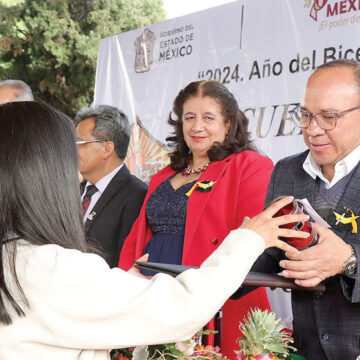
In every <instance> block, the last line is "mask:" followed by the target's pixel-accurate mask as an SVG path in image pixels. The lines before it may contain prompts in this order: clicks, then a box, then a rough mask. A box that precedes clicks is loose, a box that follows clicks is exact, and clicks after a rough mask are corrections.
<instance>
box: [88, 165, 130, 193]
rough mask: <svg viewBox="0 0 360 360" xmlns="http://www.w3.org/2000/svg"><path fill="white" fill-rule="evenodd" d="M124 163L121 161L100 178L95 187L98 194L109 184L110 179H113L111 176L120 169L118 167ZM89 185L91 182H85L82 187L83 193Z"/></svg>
mask: <svg viewBox="0 0 360 360" xmlns="http://www.w3.org/2000/svg"><path fill="white" fill-rule="evenodd" d="M123 165H124V163H122V164H121V165H119V166H118V167H116V168H115V169H114V170H112V171H111V172H109V173H108V174H107V175H105V176H104V177H103V178H101V179H100V180H99V181H98V182H97V183H96V184H95V186H96V188H97V189H98V191H99V192H100V194H102V193H103V192H104V191H105V189H106V188H107V186H108V185H109V183H110V181H111V180H112V179H113V177H114V176H115V175H116V174H117V173H118V171H120V169H121V168H122V167H123ZM89 185H91V183H90V182H89V181H87V182H86V186H85V189H84V194H85V193H86V188H87V187H88V186H89Z"/></svg>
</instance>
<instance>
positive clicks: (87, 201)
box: [82, 185, 98, 215]
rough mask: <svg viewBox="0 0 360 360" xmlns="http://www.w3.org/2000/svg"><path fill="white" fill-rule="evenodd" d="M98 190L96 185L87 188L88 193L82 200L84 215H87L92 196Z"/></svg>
mask: <svg viewBox="0 0 360 360" xmlns="http://www.w3.org/2000/svg"><path fill="white" fill-rule="evenodd" d="M97 191H98V189H97V187H96V186H95V185H89V186H88V187H87V188H86V194H85V196H84V197H83V200H82V207H83V215H85V213H86V210H87V209H88V207H89V205H90V201H91V197H92V196H93V195H94V194H95V193H96V192H97Z"/></svg>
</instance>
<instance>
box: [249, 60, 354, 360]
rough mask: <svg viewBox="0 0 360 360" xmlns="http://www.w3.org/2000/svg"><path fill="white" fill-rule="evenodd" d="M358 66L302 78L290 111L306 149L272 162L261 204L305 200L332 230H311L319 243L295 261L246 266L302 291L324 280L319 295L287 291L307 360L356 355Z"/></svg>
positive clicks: (280, 257)
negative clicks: (279, 275)
mask: <svg viewBox="0 0 360 360" xmlns="http://www.w3.org/2000/svg"><path fill="white" fill-rule="evenodd" d="M359 105H360V64H359V63H357V62H355V61H349V60H336V61H333V62H331V63H328V64H325V65H322V66H320V67H319V68H318V69H317V70H316V71H315V72H314V73H313V74H312V75H311V76H310V78H309V80H308V82H307V85H306V88H305V93H304V97H303V100H302V102H301V105H300V106H299V107H297V108H296V109H294V110H293V111H292V116H293V120H294V122H295V124H297V125H298V126H299V127H301V128H302V132H303V136H304V140H305V143H306V145H307V146H308V148H309V150H307V151H305V152H304V153H302V154H299V155H295V156H291V157H288V158H285V159H283V160H281V161H279V162H278V163H277V165H276V166H275V169H274V171H273V174H272V178H271V182H270V184H269V188H268V193H267V198H266V205H268V204H269V203H270V202H271V201H272V200H273V199H275V198H276V197H278V196H281V195H293V196H294V197H295V198H297V199H303V198H307V199H308V200H309V202H310V204H311V205H312V207H313V208H315V210H316V211H317V212H318V213H319V214H320V215H321V216H322V217H323V218H324V219H325V220H326V221H327V222H328V224H329V225H331V230H330V229H326V228H323V227H320V226H319V225H317V224H316V225H315V226H314V228H315V229H316V230H317V232H318V235H319V243H318V244H317V245H315V246H313V247H310V248H308V249H305V250H302V251H300V252H299V253H298V254H296V255H291V254H287V255H289V258H285V257H284V254H282V253H281V252H279V251H276V250H274V249H270V250H268V251H267V252H266V253H264V255H262V256H261V257H260V258H259V259H258V261H257V262H256V263H255V265H254V267H253V268H252V270H253V271H260V272H270V273H274V272H280V271H281V270H283V271H282V274H283V275H284V276H285V277H288V278H293V279H295V281H296V283H297V284H299V285H302V286H312V285H316V284H318V283H320V282H321V281H323V282H324V284H325V286H326V290H325V292H324V293H322V294H319V293H311V292H305V291H304V292H301V291H293V293H292V307H293V316H294V323H293V326H294V338H295V346H296V347H297V348H298V350H299V354H300V355H303V356H305V357H306V359H311V360H312V359H316V360H325V359H328V360H329V359H333V360H338V359H353V360H355V359H356V358H357V356H358V355H360V271H357V263H358V257H359V256H360V238H359V225H360V218H359V215H360V165H359V160H360V106H359Z"/></svg>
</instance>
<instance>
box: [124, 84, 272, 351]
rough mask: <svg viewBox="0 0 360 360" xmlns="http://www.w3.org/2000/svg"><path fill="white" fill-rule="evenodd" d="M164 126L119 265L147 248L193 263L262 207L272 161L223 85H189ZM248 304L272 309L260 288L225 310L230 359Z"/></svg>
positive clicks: (157, 255) (152, 257) (156, 255)
mask: <svg viewBox="0 0 360 360" xmlns="http://www.w3.org/2000/svg"><path fill="white" fill-rule="evenodd" d="M169 123H170V124H171V125H172V126H173V127H174V134H173V136H171V137H169V138H167V140H168V141H169V143H170V146H172V148H173V152H172V153H171V154H170V159H171V164H170V165H169V166H167V167H165V168H164V169H163V170H161V171H160V172H159V173H157V174H156V175H155V176H154V177H153V178H152V180H151V182H150V185H149V190H148V193H147V196H146V198H145V202H144V205H143V207H142V209H141V212H140V215H139V218H138V219H137V221H136V222H135V223H134V225H133V227H132V230H131V232H130V234H129V236H128V237H127V239H126V240H125V243H124V246H123V248H122V251H121V254H120V261H119V266H120V267H121V268H123V269H125V270H127V269H129V268H131V267H132V265H133V264H134V261H135V259H137V258H139V257H140V256H142V255H143V254H144V253H146V252H147V253H149V261H154V262H162V263H179V264H183V265H194V266H198V265H200V264H201V263H202V262H203V261H204V260H205V259H206V258H207V257H208V256H209V255H210V254H211V253H212V252H213V251H214V250H215V249H216V248H217V247H218V246H219V245H220V243H221V242H222V241H223V239H224V238H225V237H226V235H227V234H228V233H229V231H231V230H233V229H236V228H238V227H239V226H240V224H241V223H242V221H243V219H244V216H249V217H252V216H254V215H256V214H257V213H259V212H260V211H261V210H262V209H263V207H264V200H265V195H266V191H267V185H268V182H269V181H270V175H271V172H272V169H273V163H272V161H271V160H270V159H268V158H266V157H264V156H262V155H260V154H258V153H257V152H256V149H255V147H254V146H253V145H252V143H251V141H250V139H249V133H248V131H247V126H248V120H247V119H246V117H245V116H244V114H243V113H242V112H241V111H240V110H239V107H238V104H237V101H236V99H235V98H234V96H233V95H232V93H231V92H230V91H229V90H228V89H227V88H226V87H225V86H224V85H222V84H220V83H218V82H216V81H198V82H192V83H190V84H189V85H188V86H186V87H185V88H184V89H183V90H181V91H180V93H179V94H178V96H177V97H176V99H175V101H174V106H173V112H172V113H171V114H170V117H169ZM214 291H217V289H209V296H211V293H212V292H214ZM250 307H259V308H262V309H270V306H269V302H268V299H267V295H266V291H265V289H263V288H260V289H258V290H256V291H254V292H252V293H250V294H248V295H247V296H246V297H244V298H242V299H240V300H236V301H232V300H229V301H228V302H227V303H226V304H225V305H224V307H223V326H222V340H221V347H222V351H223V354H224V355H226V356H228V357H229V358H234V357H235V355H234V352H233V350H234V349H236V348H237V345H236V339H237V338H238V337H239V335H240V334H239V330H238V326H239V321H242V320H243V318H244V316H246V315H247V312H248V311H249V309H250Z"/></svg>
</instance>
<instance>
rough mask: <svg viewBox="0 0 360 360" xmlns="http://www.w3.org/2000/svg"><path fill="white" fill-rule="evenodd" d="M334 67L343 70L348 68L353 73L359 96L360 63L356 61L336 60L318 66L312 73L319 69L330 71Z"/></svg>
mask: <svg viewBox="0 0 360 360" xmlns="http://www.w3.org/2000/svg"><path fill="white" fill-rule="evenodd" d="M335 67H343V68H348V69H351V70H352V71H353V74H354V78H355V81H356V84H357V87H358V92H359V94H360V62H358V61H356V60H351V59H336V60H333V61H330V62H328V63H325V64H322V65H320V66H318V67H317V68H316V70H315V71H314V73H315V72H316V71H317V70H321V69H330V68H335Z"/></svg>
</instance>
